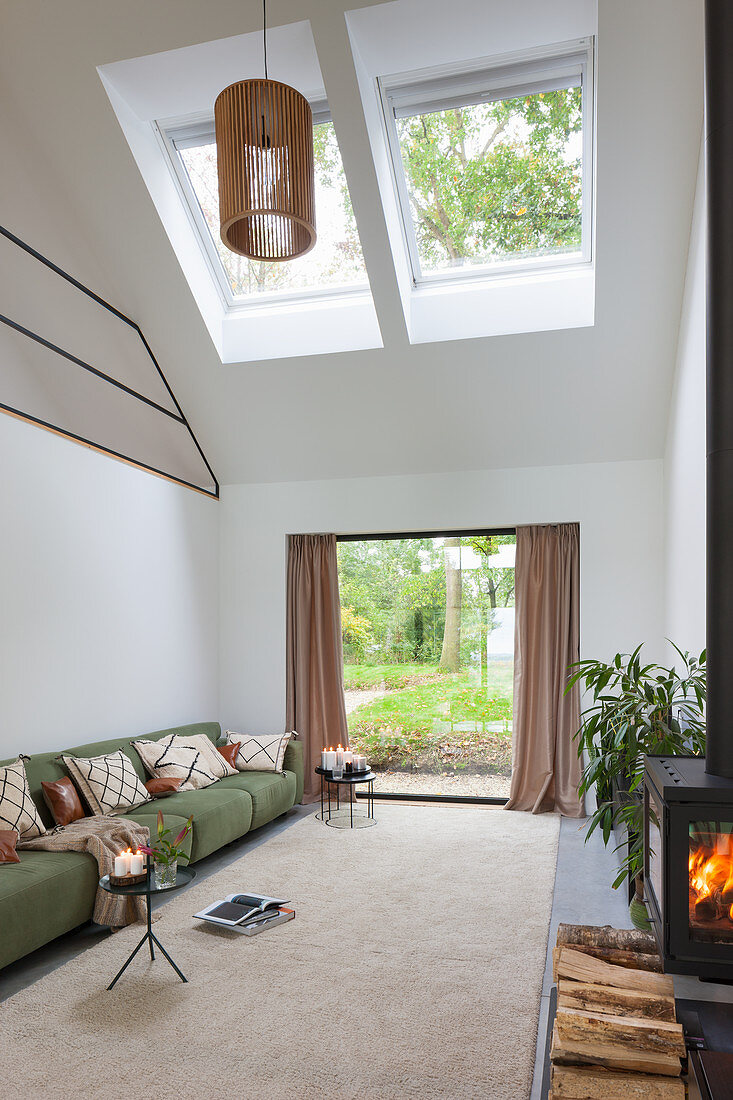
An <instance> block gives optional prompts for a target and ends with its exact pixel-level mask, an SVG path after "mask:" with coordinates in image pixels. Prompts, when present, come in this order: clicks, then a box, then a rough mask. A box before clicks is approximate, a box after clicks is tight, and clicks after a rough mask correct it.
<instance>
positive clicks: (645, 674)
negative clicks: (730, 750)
mask: <svg viewBox="0 0 733 1100" xmlns="http://www.w3.org/2000/svg"><path fill="white" fill-rule="evenodd" d="M670 644H671V645H672V647H673V649H674V650H675V652H676V654H677V655H678V657H679V658H680V663H681V666H682V672H681V673H678V672H677V669H676V668H675V667H672V668H665V667H664V666H663V665H657V664H654V663H651V664H644V665H642V663H641V651H642V648H643V645H639V646H637V647H636V649H635V650H634V652H633V653H631V654H628V653H626V654H625V653H617V654H616V655H615V656H614V657H613V660H612V661H611V662H610V663H607V662H604V661H594V660H583V661H578V662H576V663H575V664H574V665H571V666H570V675H569V677H568V686H567V689H566V690H570V688H571V687H572V686H573V685H574V684H578V683H579V684H581V686H582V687H583V688H584V690H585V691H586V692H587V693H588V695H589V696H590V699H591V703H590V705H589V706H588V707H587V708H586V709H585V710H584V711H583V712H582V714H581V726H580V729H579V730H578V732H577V734H576V735H575V739H576V743H577V749H578V755H579V756H580V757H581V759H583V757H584V756H585V763H584V767H583V774H582V778H581V782H580V786H579V791H580V793H581V794H587V792H588V791H589V790H590V789H591V788H592V787H595V789H596V796H597V805H596V809H595V811H594V813H593V814H592V815H591V817H590V819H589V822H588V826H587V829H586V841H587V840H588V838H589V837H590V836H592V834H593V833H594V832H595V830H596V829H600V832H601V835H602V836H603V842H604V844H605V845H606V846H608V843H609V841H610V839H611V833H612V831H613V828H614V826H617V825H624V826H625V827H626V829H627V832H628V835H629V843H628V847H627V848H626V846H621V847H624V848H625V852H624V858H623V859H622V862H621V869H620V872H619V875H618V877H617V878H616V880H615V881H614V883H613V886H614V889H616V888H617V887H618V886H620V885H621V883H622V882H623V881H624V880H625V878H626V876H627V875H629V876H630V877H631V878H632V879H635V878H637V877H638V876H639V875H640V874H641V873H642V871H643V858H644V853H643V836H642V831H643V806H642V804H641V801H640V799H639V797H638V795H639V793H640V790H641V788H642V786H643V781H644V756H645V755H663V756H665V755H670V756H672V755H679V756H690V755H692V756H701V755H703V754H704V752H705V694H706V679H705V675H706V669H705V657H706V653H705V650H703V651H702V653H701V654H700V656H699V657H693V656H691V655H690V654H689V653H688V652H686V651H683V650H681V649H680V648H679V647H678V646H676V645H675V644H674V643H673V642H672V643H670ZM614 779H615V780H616V783H617V787H618V789H619V791H620V802H616V803H614V800H613V781H614ZM616 850H617V851H618V850H619V848H618V847H617V849H616Z"/></svg>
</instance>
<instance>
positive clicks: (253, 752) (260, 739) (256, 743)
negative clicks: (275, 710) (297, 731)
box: [224, 730, 291, 772]
mask: <svg viewBox="0 0 733 1100" xmlns="http://www.w3.org/2000/svg"><path fill="white" fill-rule="evenodd" d="M290 736H291V735H290V734H289V733H282V734H267V733H265V734H258V735H257V736H256V737H250V736H249V734H246V733H234V731H233V730H227V731H226V733H225V734H224V737H225V739H226V742H227V744H228V745H234V744H236V742H237V741H239V742H240V745H239V752H238V753H237V755H236V757H235V759H234V765H235V767H236V769H237V771H240V772H281V771H282V770H283V760H284V758H285V750H286V748H287V747H288V741H289V740H290Z"/></svg>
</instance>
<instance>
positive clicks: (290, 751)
mask: <svg viewBox="0 0 733 1100" xmlns="http://www.w3.org/2000/svg"><path fill="white" fill-rule="evenodd" d="M283 768H284V769H285V771H288V772H294V773H295V801H296V802H302V801H303V787H304V785H305V765H304V763H303V742H302V741H293V739H292V738H291V739H290V741H288V747H287V748H286V750H285V757H284V759H283Z"/></svg>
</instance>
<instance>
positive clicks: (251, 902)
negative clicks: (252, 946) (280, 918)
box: [194, 894, 288, 928]
mask: <svg viewBox="0 0 733 1100" xmlns="http://www.w3.org/2000/svg"><path fill="white" fill-rule="evenodd" d="M287 901H288V899H287V898H269V897H266V896H265V895H264V894H228V895H227V897H226V898H224V900H223V901H215V902H213V903H212V904H211V905H208V906H207V907H206V909H202V910H201V912H200V913H194V916H195V917H199V918H200V919H201V920H207V921H210V922H211V923H212V924H221V925H223V927H225V928H236V927H238V926H239V927H241V926H242V925H245V924H250V923H254V922H257V921H261V920H262V919H263V918H264V917H266V916H268V917H275V916H277V914H278V913H279V911H280V906H281V905H285V904H286V903H287Z"/></svg>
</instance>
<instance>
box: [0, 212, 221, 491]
mask: <svg viewBox="0 0 733 1100" xmlns="http://www.w3.org/2000/svg"><path fill="white" fill-rule="evenodd" d="M0 234H2V236H4V237H5V238H7V240H9V241H11V242H12V243H13V244H15V245H17V247H18V248H21V249H23V251H24V252H27V253H28V255H29V256H32V257H33V258H34V259H35V260H38V261H39V263H42V264H45V266H46V267H47V268H49V270H51V271H53V272H54V273H55V274H56V275H58V276H59V277H60V278H62V279H65V280H66V281H67V282H68V283H70V284H71V285H72V286H73V287H75V288H76V289H77V290H79V291H81V292H82V294H86V295H87V297H89V298H91V299H92V300H93V301H95V302H96V303H97V304H98V305H100V306H102V308H103V309H106V310H107V311H108V312H109V313H112V314H113V315H114V316H115V317H117V318H118V319H119V320H120V321H123V322H124V323H125V324H126V325H129V326H130V328H132V329H134V330H135V332H136V333H137V335H138V337H139V339H140V341H141V343H142V345H143V347H144V348H145V351H146V352H147V354H148V356H149V358H150V361H151V362H152V364H153V366H154V367H155V369H156V371H157V373H158V375H159V377H160V379H161V381H162V383H163V385H164V386H165V389H166V391H167V392H168V394H169V396H170V398H171V401H172V402H173V404H174V405H175V407H176V409H177V410H178V415H176V413H174V412H171V410H170V409H166V408H165V407H164V406H163V405H159V404H158V403H157V402H156V401H153V400H152V399H151V398H149V397H146V396H145V394H142V393H138V391H137V390H133V389H132V388H131V387H130V386H126V385H125V384H124V382H119V381H117V379H115V378H112V377H110V375H108V374H105V373H104V372H103V371H101V370H99V369H98V368H97V367H93V366H91V364H89V363H85V362H84V360H83V359H79V358H77V356H75V355H72V354H71V352H67V351H64V350H63V348H60V347H58V346H57V345H56V344H53V343H51V342H50V341H49V340H46V339H45V338H44V337H43V336H40V335H38V333H35V332H32V331H31V330H30V329H27V328H25V327H24V326H23V325H20V324H18V323H17V321H13V320H12V319H11V318H10V317H6V316H4V315H3V314H0V322H2V323H3V324H5V325H7V326H8V327H9V328H12V329H14V330H15V331H16V332H19V333H21V335H23V336H27V337H28V338H29V339H31V340H35V341H36V342H37V343H39V344H42V345H43V346H44V347H47V348H48V349H49V350H50V351H53V352H56V354H57V355H60V356H61V357H62V358H64V359H66V360H68V361H69V362H71V363H74V364H75V365H77V366H79V367H81V368H82V369H83V370H86V371H88V372H89V373H90V374H93V375H95V376H96V377H97V378H99V379H101V380H102V381H103V382H107V383H109V385H111V386H115V387H116V388H117V389H119V390H122V391H123V392H125V393H127V394H128V395H129V396H130V397H134V398H135V399H136V400H138V401H142V402H144V403H145V404H146V405H148V406H150V407H151V408H153V409H155V410H156V412H160V413H163V414H164V415H165V416H167V417H170V418H171V419H172V420H175V421H176V422H177V423H179V424H181V425H182V426H183V427H185V429H186V431H187V432H188V434H189V436H190V438H191V440H192V442H193V444H194V446H195V448H196V450H197V452H198V454H199V455H200V457H201V460H202V462H203V463H204V465H205V467H206V469H207V471H208V472H209V474H210V475H211V480H212V481H213V483H214V489H213V490H211V489H206V488H204V487H203V486H201V485H195V484H194V483H193V482H190V481H186V480H185V479H184V478H181V477H177V476H176V475H175V474H171V473H168V472H167V471H165V470H159V469H157V468H156V467H155V466H151V465H149V463H146V462H141V461H139V460H138V459H136V458H132V457H131V456H129V455H124V454H122V453H121V452H119V451H115V450H113V449H112V448H111V447H106V446H105V445H104V444H103V443H97V442H95V441H94V440H91V439H86V438H85V437H84V436H81V435H78V434H77V433H75V432H72V431H68V430H67V429H66V428H62V427H61V426H60V425H58V424H52V423H50V422H48V421H46V420H42V419H40V418H39V417H37V416H32V415H31V414H30V413H26V412H23V411H22V409H16V408H14V407H13V406H12V405H7V404H3V403H2V402H0V410H2V411H4V412H6V413H8V414H9V415H11V416H15V417H18V418H19V419H20V420H26V421H28V422H29V423H32V424H37V425H38V426H39V427H41V428H45V429H46V430H48V431H52V432H55V433H56V434H57V435H60V436H63V437H64V438H66V439H71V440H73V441H74V442H76V443H81V444H83V445H84V446H87V447H93V448H94V449H95V450H97V451H100V452H101V453H103V454H107V455H110V457H112V458H116V459H119V460H121V461H122V462H126V463H128V464H129V465H131V466H137V467H138V468H139V469H141V470H145V471H147V472H148V473H152V474H156V475H157V476H158V477H163V478H166V479H167V480H168V481H172V482H175V483H176V484H177V485H182V486H184V487H185V488H187V489H194V490H195V491H196V492H199V493H203V494H204V496H209V497H212V498H213V499H214V500H218V499H219V482H218V480H217V478H216V475H215V474H214V471H213V470H212V468H211V465H210V464H209V461H208V459H207V458H206V455H205V454H204V452H203V450H202V448H201V445H200V443H199V441H198V439H197V438H196V435H195V433H194V431H193V428H192V427H191V425H190V424H189V422H188V419H187V418H186V415H185V413H184V412H183V410H182V409H181V406H180V405H179V403H178V401H177V399H176V396H175V394H174V393H173V390H172V389H171V387H170V385H169V383H168V379H167V378H166V377H165V374H164V373H163V371H162V369H161V367H160V364H159V363H158V360H157V359H156V358H155V356H154V355H153V352H152V350H151V348H150V345H149V344H148V341H147V340H146V339H145V335H144V333H143V331H142V329H141V328H140V326H139V325H138V324H137V322H135V321H133V320H131V319H130V318H129V317H127V316H125V314H124V313H122V312H121V310H119V309H116V308H115V306H113V305H110V303H109V302H107V301H105V299H104V298H102V297H100V295H99V294H96V293H95V292H94V291H93V290H90V289H89V287H87V286H85V285H84V284H83V283H81V282H79V280H78V279H75V278H74V277H73V276H72V275H69V273H68V272H66V271H64V270H63V268H60V267H59V266H58V265H57V264H55V263H53V261H52V260H49V259H48V257H47V256H44V255H42V254H41V253H40V252H38V251H37V250H36V249H35V248H33V247H32V246H31V245H29V244H27V243H26V242H25V241H22V240H21V239H20V237H16V235H15V234H14V233H11V231H10V230H9V229H6V228H5V226H2V225H0Z"/></svg>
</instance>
